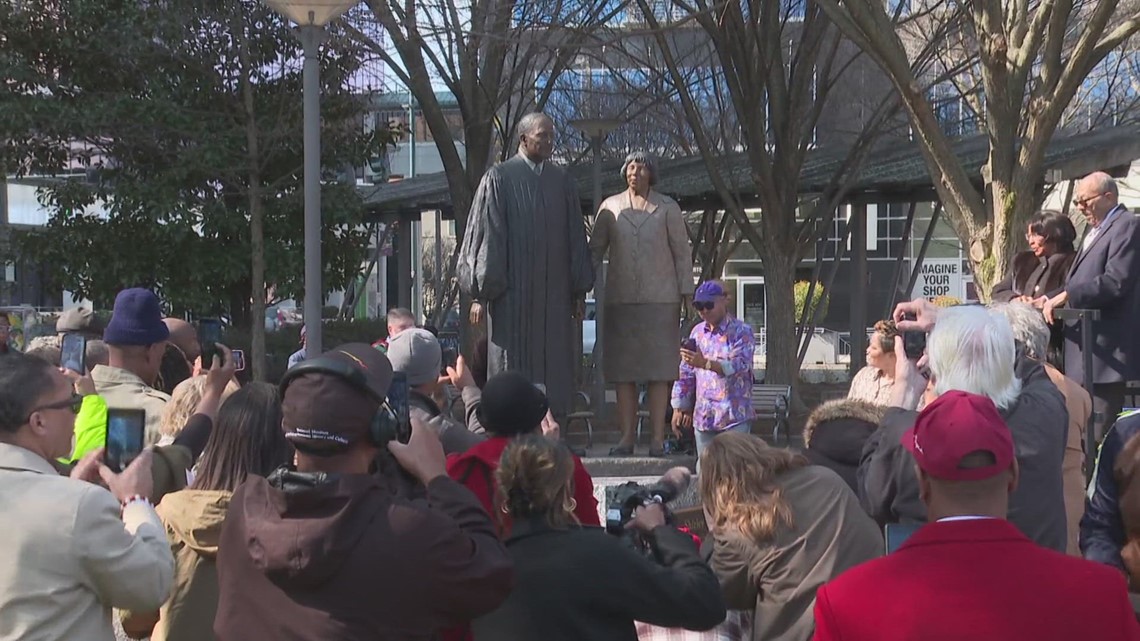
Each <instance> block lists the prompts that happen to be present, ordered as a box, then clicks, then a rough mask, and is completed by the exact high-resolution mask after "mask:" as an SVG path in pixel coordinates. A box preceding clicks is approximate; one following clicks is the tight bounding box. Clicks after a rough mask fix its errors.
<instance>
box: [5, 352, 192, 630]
mask: <svg viewBox="0 0 1140 641" xmlns="http://www.w3.org/2000/svg"><path fill="white" fill-rule="evenodd" d="M81 401H82V399H81V398H80V397H79V396H77V395H76V394H75V392H74V390H73V389H72V384H71V382H70V381H69V380H68V379H67V378H66V377H65V376H64V375H63V374H62V373H61V372H60V371H59V370H58V369H56V368H54V367H52V366H51V365H50V364H48V363H46V362H44V361H42V360H39V359H36V358H33V357H30V356H25V355H23V354H18V353H17V354H7V355H0V513H3V515H4V526H3V527H0V567H2V568H3V571H2V572H0V639H91V640H94V641H111V640H112V639H114V638H115V636H114V632H113V630H112V627H111V612H110V609H111V608H112V607H117V608H136V609H155V608H157V607H158V606H160V605H161V604H162V602H163V601H165V600H166V597H167V595H168V594H169V591H170V586H171V581H172V579H173V577H174V558H173V557H172V556H171V554H170V548H169V547H168V544H167V542H166V537H165V536H164V535H163V527H162V522H161V521H159V518H158V515H157V514H155V511H154V507H153V506H152V505H151V503H150V501H149V500H148V499H147V498H146V497H148V496H149V495H150V494H151V493H152V479H151V462H152V458H153V457H152V454H151V452H149V451H144V452H143V453H142V454H140V455H139V456H138V457H137V458H135V460H134V461H133V462H132V463H131V464H130V465H129V466H128V467H127V468H126V469H125V470H124V471H123V472H122V473H121V474H116V473H114V472H113V471H112V470H111V469H109V468H108V467H107V466H106V465H103V464H102V462H101V455H102V453H103V451H102V449H101V448H100V449H96V450H94V451H92V452H91V453H89V454H88V455H87V456H86V457H84V459H83V460H82V461H80V463H79V465H77V466H76V467H75V469H74V470H73V471H72V474H71V478H66V477H62V476H59V475H58V474H57V470H56V469H55V468H54V467H53V465H52V462H53V461H55V460H56V459H57V458H59V457H61V456H64V455H66V454H67V453H68V452H69V451H70V450H71V439H72V436H73V432H74V425H75V413H76V411H77V410H78V407H79V405H80V403H81ZM99 481H101V482H103V483H105V484H106V485H107V487H108V488H109V489H110V491H108V490H106V489H103V488H102V487H99V486H98V485H96V483H97V482H99Z"/></svg>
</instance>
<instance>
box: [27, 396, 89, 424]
mask: <svg viewBox="0 0 1140 641" xmlns="http://www.w3.org/2000/svg"><path fill="white" fill-rule="evenodd" d="M82 408H83V395H82V394H76V393H74V392H73V393H72V394H71V396H69V397H68V398H65V399H63V400H62V401H56V402H54V403H48V404H47V405H40V406H39V407H36V408H33V409H32V411H30V412H28V418H29V419H30V418H31V417H32V414H35V413H36V412H42V411H44V410H62V409H69V410H71V413H72V414H78V413H79V410H80V409H82Z"/></svg>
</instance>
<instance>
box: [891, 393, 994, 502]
mask: <svg viewBox="0 0 1140 641" xmlns="http://www.w3.org/2000/svg"><path fill="white" fill-rule="evenodd" d="M900 442H901V443H902V446H903V447H905V448H906V449H907V450H909V451H910V453H911V454H913V455H914V460H915V461H916V462H917V463H918V466H919V467H920V468H922V469H923V470H924V471H925V472H926V473H927V474H929V475H931V476H933V477H934V478H938V479H942V480H945V481H980V480H982V479H988V478H990V477H992V476H996V475H998V474H1000V473H1002V472H1004V471H1005V470H1008V469H1009V466H1010V465H1012V464H1013V459H1014V448H1013V436H1012V435H1011V434H1010V432H1009V426H1008V425H1006V423H1005V420H1004V419H1002V417H1001V414H999V413H998V409H997V406H995V405H994V402H993V401H991V400H990V399H989V398H987V397H985V396H979V395H977V394H968V393H966V392H960V391H950V392H946V393H945V394H942V395H941V396H939V397H938V398H937V399H935V400H934V402H933V403H931V404H930V405H927V406H926V408H925V409H923V410H922V412H921V413H919V415H918V419H917V420H916V421H915V422H914V427H912V428H911V429H909V430H907V432H906V433H905V434H903V436H902V439H901V441H900ZM979 451H981V452H989V453H990V454H993V456H994V460H995V461H996V462H995V463H994V464H993V465H987V466H985V467H972V468H962V467H960V463H961V461H962V459H963V458H964V457H965V456H966V455H967V454H971V453H973V452H979Z"/></svg>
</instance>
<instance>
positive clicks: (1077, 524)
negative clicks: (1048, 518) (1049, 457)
mask: <svg viewBox="0 0 1140 641" xmlns="http://www.w3.org/2000/svg"><path fill="white" fill-rule="evenodd" d="M1045 372H1046V373H1048V374H1049V380H1051V381H1053V384H1054V385H1056V386H1057V389H1059V390H1061V395H1062V396H1064V397H1065V409H1067V410H1069V433H1068V436H1067V437H1066V439H1065V458H1064V459H1063V460H1062V461H1061V482H1062V483H1063V484H1064V487H1065V526H1066V528H1067V529H1068V537H1067V539H1068V540H1067V543H1066V545H1065V551H1066V552H1068V553H1069V554H1072V555H1073V556H1080V555H1081V548H1080V545H1078V544H1077V540H1078V539H1079V538H1080V533H1081V517H1082V516H1084V514H1085V472H1084V466H1085V429H1086V428H1087V427H1088V422H1089V416H1091V415H1092V398H1090V397H1089V393H1088V392H1086V391H1085V388H1083V387H1081V386H1080V385H1078V384H1077V382H1076V381H1074V380H1073V379H1071V378H1069V377H1068V376H1065V375H1064V374H1062V373H1061V372H1060V371H1059V370H1058V369H1057V368H1055V367H1053V366H1052V365H1046V366H1045Z"/></svg>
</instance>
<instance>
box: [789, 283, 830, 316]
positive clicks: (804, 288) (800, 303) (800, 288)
mask: <svg viewBox="0 0 1140 641" xmlns="http://www.w3.org/2000/svg"><path fill="white" fill-rule="evenodd" d="M809 287H811V283H810V282H809V281H806V280H800V281H796V284H795V289H794V290H793V291H794V295H795V299H796V322H797V323H798V322H800V319H801V318H803V317H804V303H806V302H807V295H808V288H809ZM811 298H812V301H811V307H810V308H809V309H808V319H809V321H810V319H811V318H812V315H813V314H815V310H816V308H817V307H819V308H820V309H819V314H820V317H823V316H826V315H827V303H828V296H827V292H825V291H824V289H823V283H816V285H815V290H814V291H812V296H811Z"/></svg>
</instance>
